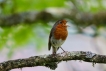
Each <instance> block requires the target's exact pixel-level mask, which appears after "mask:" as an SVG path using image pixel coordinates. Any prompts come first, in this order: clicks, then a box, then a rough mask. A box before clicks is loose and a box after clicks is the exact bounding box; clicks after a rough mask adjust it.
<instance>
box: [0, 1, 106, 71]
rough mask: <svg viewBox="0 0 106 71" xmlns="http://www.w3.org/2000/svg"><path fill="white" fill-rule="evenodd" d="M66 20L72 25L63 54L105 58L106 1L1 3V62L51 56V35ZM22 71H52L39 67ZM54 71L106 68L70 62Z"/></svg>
mask: <svg viewBox="0 0 106 71" xmlns="http://www.w3.org/2000/svg"><path fill="white" fill-rule="evenodd" d="M63 18H64V19H66V20H67V21H68V24H70V27H69V28H68V33H69V35H68V37H67V40H66V41H65V43H64V44H63V45H62V47H63V48H64V50H66V51H91V52H93V53H97V54H104V55H105V54H106V51H105V50H106V47H105V46H106V0H0V62H3V61H7V60H13V59H19V58H28V57H31V56H36V55H44V54H50V53H52V51H48V46H47V45H48V37H49V33H50V30H51V28H52V25H53V24H54V23H55V22H56V21H57V20H59V19H63ZM58 52H63V51H62V50H61V49H59V51H58ZM11 71H21V69H13V70H11ZM22 71H52V70H50V69H49V68H46V67H42V66H37V67H26V68H22ZM54 71H106V65H105V64H96V65H95V66H94V67H93V66H92V63H88V62H83V61H78V60H77V61H68V62H61V63H59V64H58V67H57V69H56V70H54Z"/></svg>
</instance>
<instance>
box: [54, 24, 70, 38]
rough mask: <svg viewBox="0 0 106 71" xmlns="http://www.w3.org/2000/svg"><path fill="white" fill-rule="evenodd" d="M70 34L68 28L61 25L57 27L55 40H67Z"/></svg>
mask: <svg viewBox="0 0 106 71" xmlns="http://www.w3.org/2000/svg"><path fill="white" fill-rule="evenodd" d="M67 35H68V32H67V27H66V26H62V25H61V24H60V25H58V26H56V28H55V31H54V38H55V39H57V40H59V39H62V40H65V39H66V38H67Z"/></svg>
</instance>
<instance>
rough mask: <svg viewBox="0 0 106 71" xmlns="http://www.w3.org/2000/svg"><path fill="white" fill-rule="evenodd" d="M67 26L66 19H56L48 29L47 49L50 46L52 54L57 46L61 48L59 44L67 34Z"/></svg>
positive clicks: (54, 53)
mask: <svg viewBox="0 0 106 71" xmlns="http://www.w3.org/2000/svg"><path fill="white" fill-rule="evenodd" d="M68 26H69V25H67V21H66V20H65V19H61V20H58V21H57V22H56V23H55V24H54V25H53V27H52V29H51V31H50V34H49V40H48V50H50V49H51V47H52V54H53V55H56V52H57V50H58V49H59V48H61V49H62V50H63V48H62V47H61V45H62V44H63V43H64V42H65V40H66V38H67V36H68V31H67V27H68ZM63 51H64V50H63ZM64 52H65V51H64Z"/></svg>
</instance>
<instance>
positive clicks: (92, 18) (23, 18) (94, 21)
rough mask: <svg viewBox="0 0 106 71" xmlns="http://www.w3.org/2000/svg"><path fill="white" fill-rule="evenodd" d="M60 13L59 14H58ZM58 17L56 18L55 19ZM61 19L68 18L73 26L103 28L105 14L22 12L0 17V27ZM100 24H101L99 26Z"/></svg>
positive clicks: (67, 11)
mask: <svg viewBox="0 0 106 71" xmlns="http://www.w3.org/2000/svg"><path fill="white" fill-rule="evenodd" d="M59 12H60V13H59ZM57 16H58V17H57ZM61 18H68V19H70V20H72V21H73V22H74V24H75V25H79V26H88V25H96V26H104V25H106V24H105V23H106V20H105V19H106V12H98V13H96V14H92V13H84V12H83V13H79V12H77V11H74V10H66V9H65V10H61V9H59V10H57V11H56V13H54V14H52V13H51V12H48V11H46V10H45V11H41V12H36V11H35V12H24V13H17V14H12V15H9V16H0V26H1V27H10V26H14V25H17V24H22V23H25V24H32V23H35V22H38V21H43V22H49V21H54V20H58V19H61ZM100 23H101V24H100Z"/></svg>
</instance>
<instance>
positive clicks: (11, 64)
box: [0, 51, 106, 71]
mask: <svg viewBox="0 0 106 71" xmlns="http://www.w3.org/2000/svg"><path fill="white" fill-rule="evenodd" d="M69 60H83V61H85V62H92V63H93V65H94V63H104V64H105V63H106V55H99V54H95V53H92V52H89V51H87V52H84V51H72V52H66V53H58V54H57V55H56V56H52V55H51V54H50V55H40V56H33V57H29V58H25V59H17V60H9V61H5V62H2V63H0V71H8V70H11V69H15V68H23V67H34V66H45V67H48V68H50V69H56V68H57V64H58V63H60V62H61V61H69Z"/></svg>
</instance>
